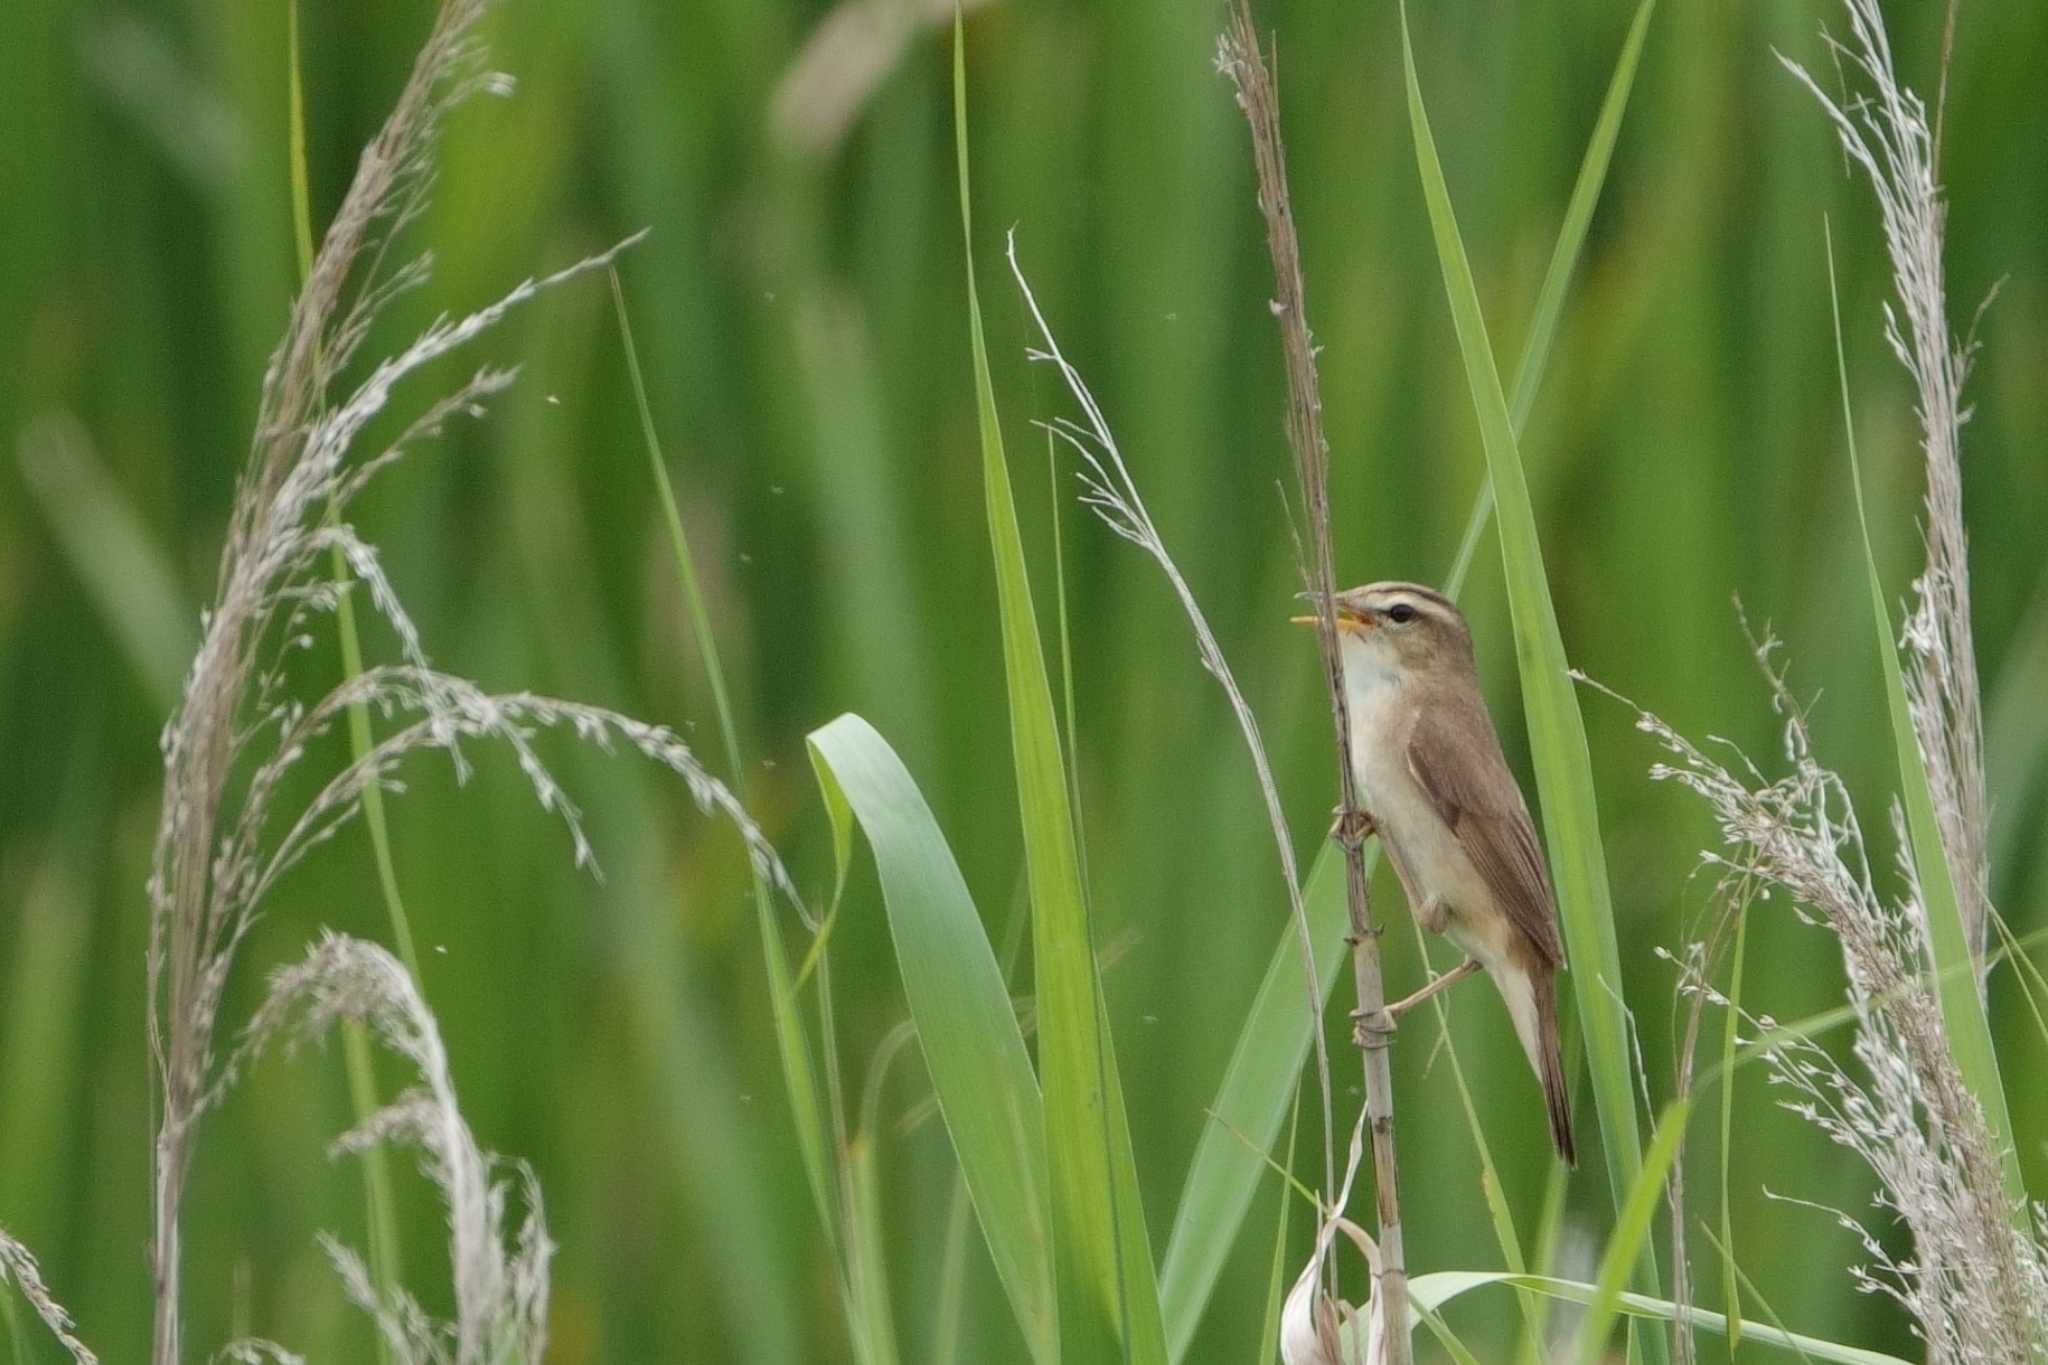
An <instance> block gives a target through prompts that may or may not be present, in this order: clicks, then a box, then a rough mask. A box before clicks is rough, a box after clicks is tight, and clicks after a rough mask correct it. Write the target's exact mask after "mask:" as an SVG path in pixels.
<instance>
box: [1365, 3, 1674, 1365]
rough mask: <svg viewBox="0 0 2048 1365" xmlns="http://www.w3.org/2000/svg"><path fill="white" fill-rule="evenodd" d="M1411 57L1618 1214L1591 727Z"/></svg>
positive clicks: (1650, 1255)
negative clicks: (1571, 666) (1572, 672)
mask: <svg viewBox="0 0 2048 1365" xmlns="http://www.w3.org/2000/svg"><path fill="white" fill-rule="evenodd" d="M1401 48H1402V63H1403V67H1404V69H1405V72H1406V77H1407V87H1408V112H1409V124H1410V127H1411V129H1412V131H1413V133H1414V139H1415V160H1416V166H1417V169H1418V170H1419V171H1420V173H1421V176H1422V189H1423V197H1424V199H1425V200H1426V201H1427V203H1428V206H1429V217H1430V226H1431V228H1432V231H1433V235H1434V238H1435V242H1436V247H1437V259H1438V263H1439V264H1440V265H1441V267H1442V270H1443V277H1444V290H1445V293H1446V295H1447V296H1448V298H1449V301H1450V307H1451V316H1452V319H1453V321H1454V323H1455V324H1456V328H1457V334H1458V347H1459V350H1460V351H1461V353H1462V354H1463V356H1464V361H1465V372H1466V378H1467V381H1468V383H1469V385H1470V387H1471V391H1472V402H1473V407H1474V409H1475V411H1476V414H1477V416H1478V420H1479V430H1480V435H1481V437H1482V440H1483V443H1484V445H1485V448H1486V462H1487V469H1488V473H1489V475H1490V477H1491V480H1492V484H1493V489H1494V495H1495V497H1496V499H1497V501H1498V503H1499V508H1500V539H1501V555H1502V559H1503V567H1504V570H1505V575H1506V580H1507V590H1508V605H1509V608H1510V612H1511V615H1512V617H1513V620H1514V628H1515V654H1516V661H1517V664H1518V666H1519V670H1520V673H1521V684H1522V704H1523V710H1524V712H1525V714H1526V716H1527V720H1528V727H1529V746H1530V751H1531V757H1532V758H1533V759H1534V762H1535V768H1536V786H1537V792H1538V795H1539V798H1540V801H1541V805H1542V811H1543V823H1544V829H1545V832H1546V834H1547V836H1548V843H1549V848H1550V862H1551V867H1552V869H1553V872H1554V874H1555V876H1556V880H1557V890H1558V905H1559V912H1560V916H1561V918H1562V921H1563V927H1564V937H1565V943H1566V945H1567V948H1568V950H1569V955H1570V959H1571V963H1572V970H1573V976H1574V978H1575V983H1574V984H1575V989H1574V990H1573V991H1572V992H1571V995H1572V998H1573V1000H1574V1002H1575V1004H1576V1006H1577V1009H1578V1013H1579V1019H1580V1024H1581V1033H1582V1036H1583V1037H1584V1039H1585V1042H1586V1048H1587V1054H1588V1058H1589V1060H1590V1063H1591V1073H1592V1079H1593V1098H1594V1103H1595V1106H1596V1110H1597V1112H1598V1115H1599V1120H1600V1129H1601V1138H1602V1142H1601V1146H1602V1148H1603V1149H1604V1151H1605V1154H1606V1158H1607V1175H1608V1183H1609V1186H1610V1188H1611V1189H1612V1190H1613V1192H1614V1197H1615V1200H1616V1202H1617V1204H1619V1203H1621V1201H1623V1200H1624V1199H1625V1198H1626V1197H1627V1193H1628V1191H1629V1190H1631V1189H1632V1188H1634V1186H1635V1184H1636V1176H1637V1173H1638V1172H1639V1170H1640V1168H1641V1165H1642V1158H1641V1136H1640V1132H1639V1129H1638V1126H1637V1122H1636V1112H1635V1104H1634V1098H1633V1097H1634V1087H1633V1084H1632V1079H1631V1078H1632V1072H1633V1064H1632V1062H1631V1059H1630V1056H1629V1050H1628V1039H1627V1027H1626V1022H1625V1020H1624V1019H1623V1016H1622V1007H1621V1003H1620V1002H1619V1001H1618V1000H1617V999H1615V997H1614V995H1613V994H1612V992H1613V991H1615V990H1618V989H1619V988H1620V984H1621V954H1620V950H1619V947H1618V946H1617V944H1616V941H1615V932H1614V911H1613V904H1612V900H1611V896H1610V893H1609V889H1608V884H1607V864H1606V856H1605V853H1604V851H1603V847H1602V842H1601V835H1600V820H1599V810H1598V806H1597V804H1596V802H1595V798H1594V791H1593V774H1592V763H1591V759H1590V756H1589V755H1588V752H1587V748H1586V727H1585V720H1584V718H1583V717H1582V716H1581V715H1580V714H1579V706H1578V697H1577V696H1576V695H1575V693H1574V690H1573V686H1572V681H1571V677H1570V674H1569V672H1568V669H1567V665H1566V661H1565V652H1564V640H1563V637H1562V636H1561V635H1560V634H1559V632H1558V626H1557V614H1556V611H1555V609H1554V608H1553V606H1552V604H1551V599H1550V585H1549V581H1548V578H1547V576H1546V575H1545V572H1544V568H1543V551H1542V547H1541V544H1540V543H1539V541H1538V538H1537V534H1536V514H1535V509H1534V508H1533V506H1532V505H1531V503H1530V498H1529V486H1528V482H1527V480H1526V478H1525V477H1524V475H1523V470H1522V461H1521V454H1520V451H1519V449H1518V448H1517V444H1516V441H1515V433H1514V423H1513V421H1512V420H1511V419H1510V417H1509V415H1508V405H1507V399H1506V397H1505V396H1504V395H1503V394H1502V392H1501V387H1500V375H1499V372H1498V371H1497V370H1496V369H1495V368H1494V363H1493V346H1492V343H1491V341H1489V340H1488V338H1487V335H1486V324H1485V321H1484V319H1483V318H1482V317H1481V314H1480V308H1479V294H1478V290H1477V288H1476V287H1475V286H1474V284H1473V280H1472V268H1471V264H1470V262H1469V261H1468V260H1467V259H1466V256H1465V246H1464V242H1463V240H1462V239H1461V238H1460V237H1459V235H1458V226H1457V221H1456V218H1455V216H1454V215H1453V213H1452V210H1451V201H1450V191H1449V189H1448V187H1447V186H1446V185H1445V183H1444V176H1443V167H1442V165H1441V164H1440V163H1439V161H1438V160H1437V153H1436V144H1435V141H1434V139H1433V138H1432V137H1431V135H1430V131H1429V117H1428V114H1427V112H1426V111H1425V109H1424V107H1423V102H1422V87H1421V84H1420V82H1419V81H1418V79H1417V77H1416V73H1415V54H1414V49H1413V46H1412V45H1411V43H1410V42H1409V38H1408V29H1407V18H1406V11H1405V10H1404V11H1403V15H1402V30H1401ZM1636 1283H1638V1284H1639V1285H1643V1286H1645V1287H1648V1288H1650V1289H1654V1288H1655V1287H1656V1286H1657V1269H1656V1253H1655V1249H1654V1248H1653V1247H1652V1246H1651V1245H1650V1244H1649V1243H1648V1242H1647V1241H1646V1242H1645V1243H1644V1244H1643V1248H1642V1260H1641V1264H1640V1266H1639V1268H1638V1271H1637V1277H1636ZM1643 1350H1644V1352H1645V1354H1647V1355H1649V1356H1650V1357H1651V1358H1652V1359H1653V1360H1661V1359H1663V1358H1664V1355H1665V1352H1664V1348H1663V1343H1662V1342H1661V1340H1655V1339H1652V1338H1649V1337H1646V1338H1645V1339H1644V1341H1643Z"/></svg>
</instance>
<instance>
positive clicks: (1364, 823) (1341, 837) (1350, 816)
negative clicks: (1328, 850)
mask: <svg viewBox="0 0 2048 1365" xmlns="http://www.w3.org/2000/svg"><path fill="white" fill-rule="evenodd" d="M1378 828H1379V826H1378V825H1376V824H1374V823H1373V818H1372V812H1370V811H1364V810H1349V811H1347V810H1345V809H1344V808H1343V807H1342V806H1338V807H1336V808H1335V809H1334V810H1332V811H1331V812H1330V837H1331V838H1332V839H1334V840H1336V841H1337V843H1338V845H1339V846H1341V847H1343V848H1356V847H1358V846H1359V845H1360V844H1362V843H1364V842H1365V841H1366V840H1367V839H1369V838H1371V837H1372V836H1373V833H1374V832H1375V831H1376V830H1377V829H1378Z"/></svg>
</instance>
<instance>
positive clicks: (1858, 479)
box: [1828, 240, 2033, 1240]
mask: <svg viewBox="0 0 2048 1365" xmlns="http://www.w3.org/2000/svg"><path fill="white" fill-rule="evenodd" d="M1828 302H1829V304H1830V306H1831V307H1832V309H1833V313H1834V322H1835V368H1836V370H1837V371H1838V373H1839V375H1840V378H1841V383H1842V427H1843V431H1844V432H1845V434H1846V437H1847V440H1848V446H1849V481H1850V485H1851V487H1852V488H1854V490H1855V493H1856V524H1857V526H1858V527H1859V528H1860V529H1861V531H1862V533H1863V568H1864V573H1865V575H1866V577H1868V579H1869V581H1870V610H1871V613H1872V616H1873V619H1874V620H1875V622H1876V626H1877V653H1878V657H1879V658H1880V659H1881V660H1883V663H1884V691H1885V697H1886V699H1887V700H1888V701H1889V703H1890V705H1891V717H1892V741H1893V743H1894V745H1895V746H1896V748H1897V750H1898V761H1899V778H1900V782H1901V786H1902V791H1901V793H1900V795H1901V796H1902V798H1903V800H1904V804H1905V807H1906V828H1907V832H1908V833H1909V834H1910V836H1911V839H1912V845H1913V868H1914V871H1915V872H1916V874H1917V875H1918V876H1919V879H1920V899H1921V901H1922V902H1923V905H1924V908H1925V910H1926V912H1927V939H1928V944H1929V946H1930V947H1931V948H1932V949H1933V953H1934V968H1935V970H1936V972H1937V973H1938V974H1939V975H1938V978H1937V979H1938V981H1939V983H1940V984H1939V987H1938V991H1937V995H1938V998H1939V999H1940V1001H1941V1021H1942V1024H1943V1026H1944V1028H1945V1030H1946V1032H1947V1034H1948V1042H1949V1048H1950V1050H1951V1051H1953V1052H1954V1053H1955V1058H1956V1065H1957V1067H1958V1068H1960V1069H1961V1071H1962V1073H1963V1083H1964V1084H1966V1085H1968V1086H1969V1087H1970V1093H1972V1094H1973V1095H1975V1096H1976V1097H1977V1103H1978V1104H1980V1105H1982V1106H1983V1108H1984V1121H1985V1122H1986V1123H1987V1124H1988V1125H1989V1126H1990V1128H1991V1140H1992V1141H1993V1142H1994V1143H1996V1144H1997V1146H1998V1150H1999V1153H2000V1155H2001V1157H2002V1159H2003V1167H2004V1177H2005V1198H2006V1203H2007V1205H2008V1206H2009V1207H2008V1209H2007V1214H2008V1216H2009V1217H2010V1218H2011V1219H2012V1220H2013V1225H2014V1227H2016V1228H2017V1229H2019V1232H2020V1234H2021V1235H2022V1236H2023V1237H2025V1238H2027V1239H2028V1240H2032V1237H2033V1229H2032V1222H2031V1219H2030V1217H2029V1215H2028V1212H2027V1187H2026V1183H2025V1182H2024V1181H2023V1180H2022V1179H2021V1178H2020V1159H2019V1150H2018V1148H2016V1147H2015V1146H2014V1145H2013V1137H2012V1117H2011V1115H2010V1113H2009V1112H2008V1111H2007V1109H2006V1104H2005V1083H2004V1081H2003V1080H2001V1079H2000V1077H1999V1074H1998V1052H1997V1049H1996V1048H1995V1047H1994V1046H1993V1045H1992V1042H1991V1022H1990V1020H1989V1019H1988V1018H1986V1017H1985V1013H1984V997H1983V995H1982V994H1981V993H1980V992H1979V991H1978V987H1977V971H1976V959H1975V955H1974V954H1973V953H1972V952H1971V951H1970V940H1969V936H1968V935H1967V934H1966V933H1964V932H1963V913H1962V908H1961V903H1960V901H1959V900H1958V898H1957V896H1956V884H1955V875H1954V873H1953V871H1952V870H1951V869H1950V867H1949V862H1948V851H1947V849H1946V848H1945V847H1944V846H1943V845H1942V842H1941V822H1940V820H1939V819H1938V817H1937V816H1936V815H1935V813H1934V788H1933V787H1932V785H1931V784H1930V783H1929V782H1928V780H1927V765H1926V762H1925V761H1924V760H1923V758H1922V756H1921V753H1920V740H1919V736H1918V735H1917V734H1916V733H1915V732H1914V729H1913V716H1912V712H1911V710H1910V709H1909V707H1908V705H1907V702H1906V678H1905V674H1904V673H1903V672H1902V671H1901V670H1900V667H1899V654H1898V649H1897V646H1896V644H1895V641H1896V640H1897V638H1898V637H1897V636H1896V635H1895V634H1894V633H1893V630H1892V619H1891V613H1890V611H1889V610H1887V609H1886V607H1885V604H1884V585H1883V584H1882V583H1881V582H1879V580H1878V576H1877V555H1876V553H1875V552H1874V551H1873V550H1872V549H1871V547H1870V516H1869V513H1868V512H1866V511H1865V510H1864V506H1863V472H1862V469H1861V468H1860V465H1859V462H1858V460H1857V458H1856V422H1855V418H1854V417H1853V416H1852V415H1851V413H1850V409H1849V366H1848V362H1847V361H1846V360H1845V359H1844V358H1843V352H1842V305H1841V300H1840V299H1839V298H1838V297H1837V296H1836V293H1835V252H1834V244H1833V242H1832V240H1830V242H1829V245H1828Z"/></svg>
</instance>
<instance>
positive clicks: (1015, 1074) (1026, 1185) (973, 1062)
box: [808, 715, 1059, 1362]
mask: <svg viewBox="0 0 2048 1365" xmlns="http://www.w3.org/2000/svg"><path fill="white" fill-rule="evenodd" d="M808 743H809V746H810V753H811V766H812V767H813V768H814V769H816V771H817V775H818V784H819V786H820V787H821V788H823V789H824V791H825V792H826V808H827V810H828V811H831V812H834V813H835V815H836V813H839V812H848V813H850V814H851V815H852V816H853V817H854V818H855V819H856V820H858V821H859V823H860V827H861V830H862V832H863V833H865V834H866V835H867V841H868V846H869V847H870V848H872V849H873V850H874V854H875V868H876V870H877V872H878V873H879V875H880V878H881V883H882V902H883V905H884V907H885V909H886V911H887V914H888V920H889V937H890V939H891V941H892V942H894V944H895V946H896V963H897V967H898V970H900V971H901V972H902V974H903V993H904V996H905V998H906V999H907V1000H908V1001H909V1004H910V1017H911V1019H912V1021H913V1022H914V1023H915V1024H916V1025H917V1037H918V1044H919V1046H920V1047H921V1048H922V1049H923V1052H924V1059H925V1067H926V1069H927V1070H928V1071H929V1072H930V1073H931V1079H932V1089H933V1092H934V1093H935V1094H936V1095H937V1097H938V1102H939V1113H940V1115H941V1117H943V1118H944V1119H945V1122H946V1132H947V1134H948V1135H949V1136H950V1137H951V1138H952V1142H953V1151H954V1155H955V1156H956V1157H957V1158H958V1160H959V1163H960V1173H961V1177H962V1178H963V1179H964V1180H965V1182H966V1185H967V1192H968V1196H969V1197H970V1198H971V1199H972V1200H973V1203H974V1211H975V1214H976V1215H977V1216H978V1217H979V1219H980V1221H981V1229H982V1233H983V1235H984V1236H985V1237H986V1238H987V1240H988V1248H989V1255H990V1256H991V1258H992V1259H993V1260H994V1262H995V1267H996V1276H997V1278H998V1279H999V1280H1001V1281H1002V1285H1003V1289H1004V1292H1006V1293H1007V1294H1008V1295H1009V1298H1010V1304H1011V1307H1012V1308H1013V1309H1014V1310H1015V1312H1016V1314H1017V1322H1018V1325H1019V1326H1020V1327H1021V1328H1022V1329H1023V1332H1024V1339H1025V1341H1026V1342H1028V1343H1029V1344H1030V1347H1031V1352H1032V1356H1033V1358H1034V1359H1036V1360H1038V1361H1040V1362H1051V1361H1055V1360H1057V1359H1059V1351H1058V1347H1057V1344H1056V1339H1055V1330H1056V1325H1055V1319H1054V1316H1053V1302H1054V1296H1053V1279H1052V1262H1051V1246H1050V1237H1049V1234H1048V1219H1049V1214H1048V1210H1049V1199H1050V1194H1049V1190H1048V1176H1047V1170H1046V1151H1045V1120H1044V1108H1043V1105H1042V1103H1041V1102H1040V1099H1039V1094H1038V1082H1037V1079H1036V1078H1035V1077H1034V1076H1033V1075H1032V1074H1031V1059H1030V1057H1029V1056H1028V1055H1027V1054H1026V1052H1025V1050H1024V1036H1023V1034H1022V1033H1020V1032H1019V1031H1018V1029H1017V1015H1016V1011H1015V1008H1014V1007H1013V1006H1012V1005H1011V1003H1010V993H1009V991H1008V989H1006V988H1005V987H1004V985H1003V974H1002V971H1001V970H1000V969H999V968H998V967H997V966H996V957H995V953H994V951H993V950H991V949H990V947H989V943H988V935H987V934H986V933H985V932H984V931H983V929H982V924H981V916H980V915H979V914H978V913H977V912H976V910H975V908H974V901H973V898H972V897H971V896H969V894H968V891H967V883H966V881H965V879H963V878H962V877H961V875H960V866H959V864H958V863H956V862H955V861H954V859H953V854H952V850H951V849H949V848H948V847H947V846H946V840H945V836H944V835H942V834H941V833H940V832H939V827H938V823H937V822H936V821H935V820H934V819H933V818H932V812H931V808H930V807H929V806H927V805H926V804H925V800H924V796H923V794H922V793H920V792H919V791H918V788H917V784H916V782H915V781H914V780H913V779H912V778H911V776H910V772H909V770H908V769H906V768H905V767H904V766H903V761H902V760H901V759H899V758H898V757H897V756H896V751H895V750H894V749H891V748H890V747H889V744H888V742H887V741H886V740H884V739H883V738H882V737H881V736H880V735H879V734H877V733H876V732H875V729H874V727H873V726H871V725H869V724H868V723H867V722H866V721H864V720H862V719H861V718H860V717H858V716H853V715H845V716H841V717H839V719H837V720H835V721H833V722H832V723H831V724H829V725H826V726H824V727H822V728H820V729H817V730H814V731H812V732H811V734H810V737H809V741H808ZM838 839H839V834H838V832H837V831H835V834H834V842H835V843H837V842H838Z"/></svg>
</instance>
